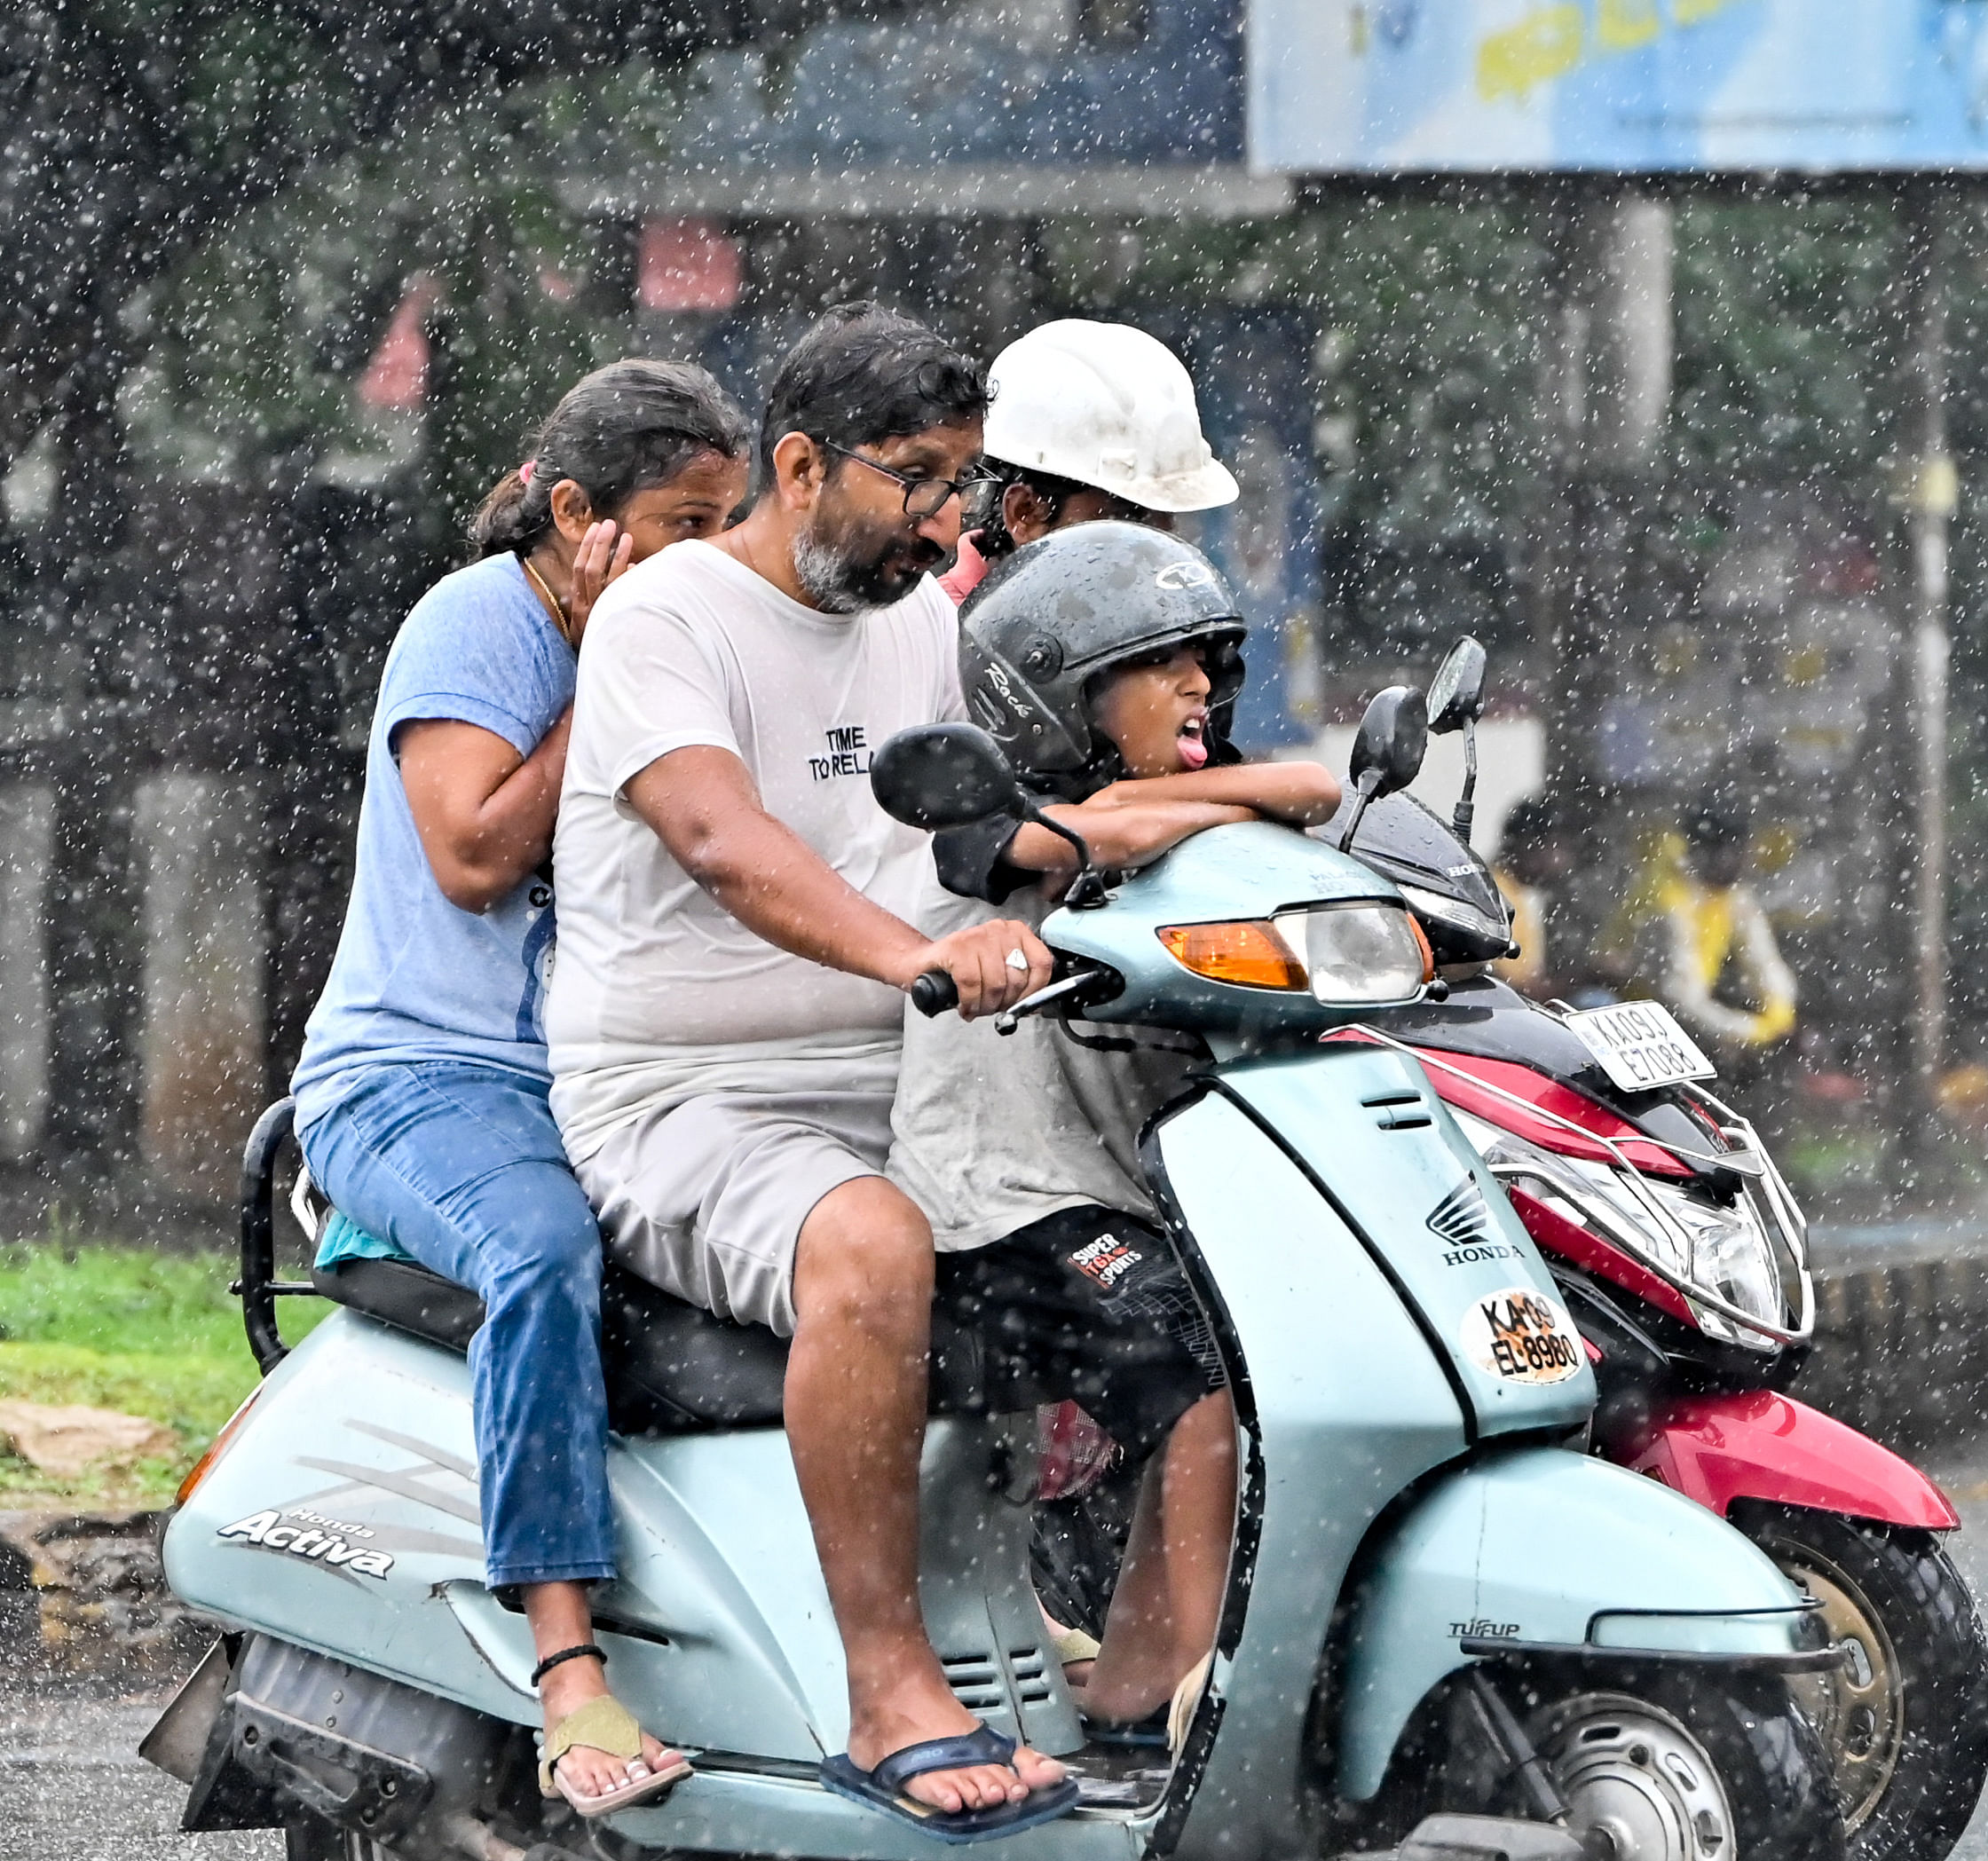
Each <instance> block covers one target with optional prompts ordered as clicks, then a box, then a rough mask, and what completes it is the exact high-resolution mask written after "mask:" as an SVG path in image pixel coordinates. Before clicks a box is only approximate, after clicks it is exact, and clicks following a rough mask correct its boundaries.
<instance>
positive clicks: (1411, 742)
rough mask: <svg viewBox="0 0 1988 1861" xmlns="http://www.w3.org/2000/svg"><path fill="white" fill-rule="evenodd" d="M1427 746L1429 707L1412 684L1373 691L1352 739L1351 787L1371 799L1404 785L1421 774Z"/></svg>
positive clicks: (1388, 793)
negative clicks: (1372, 695)
mask: <svg viewBox="0 0 1988 1861" xmlns="http://www.w3.org/2000/svg"><path fill="white" fill-rule="evenodd" d="M1428 747H1429V707H1428V706H1427V705H1426V704H1424V701H1423V697H1422V694H1421V693H1420V692H1419V691H1417V690H1416V689H1415V687H1414V686H1412V685H1390V686H1389V687H1388V688H1387V690H1385V691H1377V692H1376V693H1375V694H1374V698H1373V701H1372V702H1371V703H1370V704H1369V706H1367V711H1366V714H1365V715H1364V716H1363V717H1361V720H1360V734H1359V735H1358V736H1357V737H1354V738H1353V762H1352V771H1353V786H1354V787H1356V788H1357V789H1359V790H1360V792H1361V793H1362V794H1363V795H1365V796H1367V797H1368V799H1369V800H1372V799H1373V798H1374V797H1375V796H1376V795H1391V794H1392V793H1394V792H1395V790H1396V789H1399V788H1406V787H1407V786H1408V784H1409V783H1411V782H1413V781H1414V780H1415V778H1416V777H1417V776H1418V775H1420V774H1421V773H1422V758H1423V755H1424V753H1425V752H1426V751H1427V749H1428Z"/></svg>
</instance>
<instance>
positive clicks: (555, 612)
mask: <svg viewBox="0 0 1988 1861" xmlns="http://www.w3.org/2000/svg"><path fill="white" fill-rule="evenodd" d="M517 563H518V566H519V567H520V568H521V569H523V570H524V571H525V573H526V574H527V575H529V576H530V577H531V578H532V586H533V587H535V588H536V589H537V590H538V591H539V593H540V595H543V596H544V597H545V604H546V605H547V606H548V608H550V609H551V610H552V622H553V625H554V626H555V627H557V628H558V629H559V637H560V638H561V639H562V640H564V642H565V643H566V644H567V645H569V646H571V645H572V643H573V634H572V626H571V624H570V623H569V622H568V620H567V619H566V610H565V609H564V607H563V606H562V605H561V604H560V601H559V597H558V595H555V594H554V593H553V592H552V589H551V588H550V587H548V584H547V582H546V579H545V577H544V576H542V575H541V574H540V573H539V572H538V571H537V570H536V569H535V568H533V566H532V558H531V557H530V556H519V557H518V559H517Z"/></svg>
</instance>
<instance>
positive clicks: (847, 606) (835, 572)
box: [793, 530, 876, 614]
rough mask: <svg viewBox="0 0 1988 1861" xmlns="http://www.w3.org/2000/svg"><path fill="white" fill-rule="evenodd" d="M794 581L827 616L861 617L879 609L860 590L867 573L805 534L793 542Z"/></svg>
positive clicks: (827, 544) (866, 593) (829, 546)
mask: <svg viewBox="0 0 1988 1861" xmlns="http://www.w3.org/2000/svg"><path fill="white" fill-rule="evenodd" d="M793 579H794V580H796V581H798V582H799V583H800V584H801V587H803V588H805V589H806V590H807V591H808V598H809V600H810V601H812V602H813V603H815V605H816V606H817V607H818V608H819V609H820V610H821V611H822V612H823V613H824V614H858V613H861V612H862V611H863V610H864V608H866V607H874V606H875V605H876V603H875V602H874V601H872V599H871V598H870V595H869V592H868V590H867V589H866V588H864V587H860V586H858V584H859V583H860V582H861V581H862V580H864V576H863V572H862V571H861V570H859V569H858V568H857V567H856V564H854V563H853V562H851V561H850V560H849V558H848V555H847V554H845V553H844V552H843V551H842V550H840V549H838V548H835V546H834V545H833V544H832V543H824V542H822V541H820V540H817V538H816V537H815V536H813V535H812V534H810V533H809V532H808V531H805V530H803V531H801V532H798V533H797V534H796V535H795V537H794V540H793Z"/></svg>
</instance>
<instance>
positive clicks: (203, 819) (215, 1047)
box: [132, 774, 266, 1199]
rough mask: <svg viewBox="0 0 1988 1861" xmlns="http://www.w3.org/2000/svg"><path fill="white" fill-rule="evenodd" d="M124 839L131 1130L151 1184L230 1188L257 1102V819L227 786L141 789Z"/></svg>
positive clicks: (154, 783)
mask: <svg viewBox="0 0 1988 1861" xmlns="http://www.w3.org/2000/svg"><path fill="white" fill-rule="evenodd" d="M132 826H133V838H134V840H135V842H136V845H135V848H134V851H135V853H136V855H137V860H138V870H139V873H140V876H141V882H142V884H143V887H144V896H145V982H144V1009H143V1027H142V1032H141V1034H140V1037H139V1040H140V1056H141V1061H140V1093H141V1100H142V1102H141V1108H140V1118H139V1129H140V1132H141V1133H142V1137H141V1141H142V1144H143V1147H144V1152H145V1157H146V1163H148V1164H149V1165H150V1166H151V1169H152V1171H153V1174H154V1178H155V1179H156V1180H157V1181H158V1183H159V1184H160V1186H161V1187H164V1188H167V1189H170V1190H173V1191H175V1192H176V1193H177V1194H180V1195H194V1196H201V1197H210V1198H215V1199H220V1198H224V1197H227V1196H230V1195H233V1191H234V1183H235V1174H236V1171H237V1170H238V1168H239V1167H240V1160H241V1145H242V1141H243V1139H245V1137H246V1136H247V1134H248V1129H249V1126H250V1125H251V1124H253V1123H254V1121H255V1117H256V1112H257V1111H258V1110H259V1109H260V1108H261V1104H262V1100H263V1096H264V1084H265V1082H264V1061H263V1047H264V1025H263V1021H264V963H265V954H264V952H265V947H266V946H265V934H264V914H263V895H262V880H263V872H262V865H263V834H262V813H261V807H260V803H259V800H258V797H257V795H256V791H255V789H254V788H253V787H252V786H250V785H248V784H245V783H241V782H236V781H233V780H231V779H229V778H228V777H225V776H215V775H196V774H173V775H166V776H160V777H154V778H153V779H152V780H150V781H147V782H146V783H144V784H143V785H141V786H140V787H139V789H138V796H137V805H136V808H135V811H134V819H133V823H132Z"/></svg>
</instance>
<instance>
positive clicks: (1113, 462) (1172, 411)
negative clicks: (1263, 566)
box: [983, 317, 1237, 511]
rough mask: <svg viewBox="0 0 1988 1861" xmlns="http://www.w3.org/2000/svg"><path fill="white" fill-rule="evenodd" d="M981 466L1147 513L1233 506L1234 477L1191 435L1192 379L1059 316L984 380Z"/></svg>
mask: <svg viewBox="0 0 1988 1861" xmlns="http://www.w3.org/2000/svg"><path fill="white" fill-rule="evenodd" d="M988 385H989V387H990V390H991V391H992V395H993V401H992V405H991V406H990V407H989V408H988V410H987V436H986V438H985V440H984V442H983V447H984V450H985V452H986V453H987V456H988V457H989V458H990V459H998V460H1000V461H1003V462H1004V463H1006V464H1008V465H1019V466H1022V467H1023V468H1025V469H1027V468H1036V469H1040V470H1043V471H1045V472H1051V473H1053V474H1054V475H1055V476H1056V477H1059V478H1074V479H1076V480H1077V483H1078V484H1079V485H1095V486H1096V487H1097V488H1098V489H1099V490H1100V491H1108V492H1109V493H1111V494H1112V495H1113V496H1114V497H1118V498H1123V499H1124V500H1125V501H1126V502H1128V503H1132V504H1137V505H1139V506H1140V508H1141V509H1146V510H1165V511H1182V510H1212V509H1214V508H1215V507H1216V506H1217V505H1219V504H1233V503H1234V502H1235V499H1236V495H1237V487H1236V483H1235V478H1234V477H1231V476H1230V473H1229V470H1228V468H1227V466H1225V465H1224V464H1222V463H1221V461H1219V460H1218V459H1217V458H1216V457H1215V455H1214V453H1212V452H1211V451H1210V450H1209V446H1208V442H1207V441H1206V440H1205V439H1203V438H1202V437H1201V413H1200V410H1199V409H1198V408H1197V407H1196V406H1195V384H1194V382H1192V381H1190V380H1189V379H1188V378H1187V370H1186V369H1185V368H1184V367H1181V365H1180V359H1179V357H1178V356H1177V355H1175V354H1174V352H1173V351H1172V350H1171V349H1169V348H1168V347H1167V346H1166V344H1165V343H1161V342H1156V340H1155V339H1154V338H1153V337H1151V336H1149V335H1147V334H1146V332H1145V331H1144V330H1141V329H1133V328H1132V327H1130V326H1129V325H1127V324H1124V323H1092V322H1089V321H1086V320H1085V319H1083V318H1080V317H1066V318H1064V319H1061V320H1060V321H1058V322H1055V323H1045V324H1044V325H1042V327H1040V328H1038V329H1031V330H1030V332H1029V334H1028V335H1025V336H1022V337H1019V338H1018V339H1017V340H1016V341H1014V342H1013V343H1009V344H1008V346H1007V347H1006V349H1004V350H1003V351H1001V352H1000V354H999V355H998V356H997V357H996V358H995V359H994V367H992V368H991V369H990V371H989V374H988Z"/></svg>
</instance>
